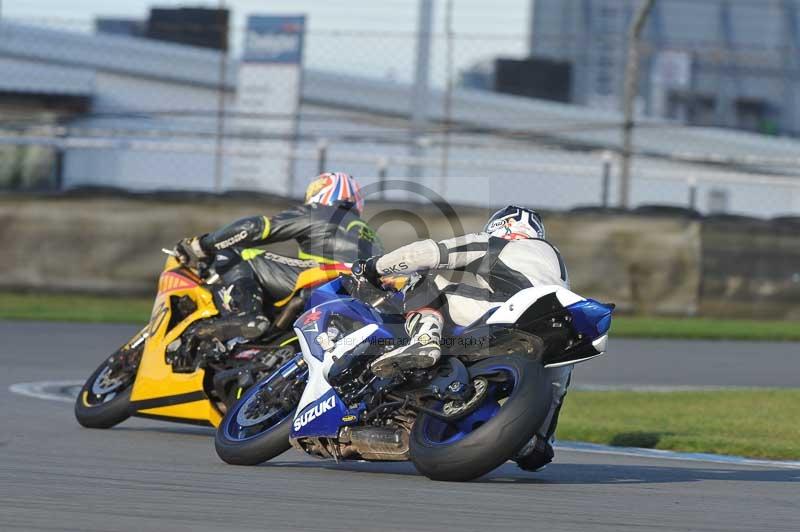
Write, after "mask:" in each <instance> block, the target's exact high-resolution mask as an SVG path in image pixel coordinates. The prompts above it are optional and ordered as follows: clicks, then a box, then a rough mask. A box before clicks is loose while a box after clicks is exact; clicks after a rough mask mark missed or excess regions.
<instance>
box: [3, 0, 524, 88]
mask: <svg viewBox="0 0 800 532" xmlns="http://www.w3.org/2000/svg"><path fill="white" fill-rule="evenodd" d="M434 2H435V6H436V14H435V18H434V24H435V31H437V32H442V33H443V31H444V7H445V1H444V0H434ZM530 3H531V0H455V3H454V6H455V8H454V17H453V21H454V24H453V26H454V30H455V32H456V34H457V35H458V36H459V37H458V39H457V40H456V41H455V47H454V54H453V56H454V59H455V65H456V70H458V69H462V68H464V67H466V66H468V65H470V64H472V63H474V62H475V61H479V60H482V59H486V58H489V57H492V56H496V55H506V56H520V55H523V54H524V52H525V48H526V35H527V31H528V18H529V6H530ZM226 4H227V6H228V7H229V8H230V9H231V10H232V12H233V17H234V22H233V25H234V29H235V30H236V31H234V33H233V36H232V38H233V41H234V42H233V43H232V44H233V47H234V49H235V50H236V49H238V48H239V45H240V42H241V35H240V32H239V31H238V30H239V29H240V28H241V27H243V25H244V21H245V19H246V17H247V15H249V14H254V13H263V14H298V13H299V14H303V13H304V14H306V15H308V17H309V37H308V46H307V54H306V62H307V64H308V65H309V66H311V67H314V68H327V69H335V70H340V71H346V72H351V73H354V74H363V75H370V76H377V77H392V78H395V79H399V80H407V79H410V76H411V71H412V57H413V44H414V43H413V31H414V29H415V27H416V17H417V0H228V1H227V2H226ZM151 5H157V6H180V5H189V6H198V5H202V6H208V7H211V6H215V5H216V3H215V2H208V1H206V2H202V1H200V2H193V1H191V0H189V1H176V0H113V1H109V0H3V2H2V9H3V16H4V17H9V18H13V19H22V20H25V21H29V22H32V23H36V24H47V25H49V26H56V27H62V28H64V29H72V30H75V31H80V30H85V29H87V28H89V27H91V21H92V20H93V19H94V17H95V16H98V15H100V16H131V17H144V16H145V15H146V14H147V11H148V8H149V6H151ZM434 44H435V46H434V53H433V74H432V78H433V80H434V82H435V83H437V84H441V83H442V81H443V79H444V71H445V68H444V59H445V41H444V39H443V38H442V37H439V38H436V39H434Z"/></svg>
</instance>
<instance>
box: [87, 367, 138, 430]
mask: <svg viewBox="0 0 800 532" xmlns="http://www.w3.org/2000/svg"><path fill="white" fill-rule="evenodd" d="M107 365H108V361H105V362H103V364H101V365H100V367H99V368H97V369H96V370H95V371H94V373H92V375H91V377H89V378H88V379H87V380H86V383H84V385H83V388H81V391H80V393H79V394H78V397H77V398H76V399H75V419H77V420H78V423H80V424H81V425H83V426H84V427H86V428H89V429H109V428H111V427H113V426H114V425H118V424H119V423H122V422H123V421H125V420H126V419H128V418H129V417H130V413H129V411H128V408H129V406H130V404H131V390H132V389H133V379H131V382H130V383H129V384H128V385H127V387H126V388H125V389H124V390H122V391H121V392H119V393H117V395H116V396H114V397H113V398H112V399H111V400H109V401H106V402H104V403H98V404H90V403H88V402H87V400H86V399H87V394H90V393H91V390H92V385H93V384H94V381H95V379H97V377H98V376H99V375H100V373H101V372H102V371H103V370H104V369H105V368H106V366H107Z"/></svg>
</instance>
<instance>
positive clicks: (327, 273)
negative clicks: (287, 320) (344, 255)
mask: <svg viewBox="0 0 800 532" xmlns="http://www.w3.org/2000/svg"><path fill="white" fill-rule="evenodd" d="M349 273H350V268H348V267H347V266H346V265H344V264H343V263H341V262H338V263H334V264H323V265H322V266H320V267H318V268H311V269H309V270H304V271H302V272H301V273H300V275H298V276H297V281H295V283H294V288H293V289H292V293H290V294H289V295H288V296H286V297H285V298H283V299H281V300H280V301H278V302H277V303H275V306H276V307H278V308H280V307H282V306H284V305H285V304H286V303H288V302H289V301H291V300H292V298H293V297H294V296H295V294H297V292H299V291H300V290H302V289H303V288H305V287H307V286H315V285H318V284H322V283H324V282H326V281H330V280H331V279H336V278H337V277H339V276H340V275H341V274H349Z"/></svg>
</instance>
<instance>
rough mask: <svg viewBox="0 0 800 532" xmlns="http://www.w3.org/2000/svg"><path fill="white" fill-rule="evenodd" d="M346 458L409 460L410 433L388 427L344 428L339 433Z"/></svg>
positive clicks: (341, 448) (342, 450)
mask: <svg viewBox="0 0 800 532" xmlns="http://www.w3.org/2000/svg"><path fill="white" fill-rule="evenodd" d="M339 442H340V445H341V447H340V451H341V454H342V456H343V457H344V458H356V459H362V460H381V461H383V460H408V432H407V431H405V430H403V429H393V428H388V427H344V428H343V429H341V430H340V431H339Z"/></svg>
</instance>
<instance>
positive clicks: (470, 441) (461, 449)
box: [409, 355, 551, 481]
mask: <svg viewBox="0 0 800 532" xmlns="http://www.w3.org/2000/svg"><path fill="white" fill-rule="evenodd" d="M469 372H470V377H472V379H473V383H474V384H475V385H476V389H477V390H478V391H480V394H481V395H480V397H481V398H482V400H481V403H480V405H478V406H474V407H470V408H469V409H468V411H469V412H470V413H469V414H468V415H463V412H462V413H461V415H460V417H457V418H455V419H454V420H453V421H443V420H441V419H438V418H435V417H433V416H431V415H428V414H420V415H419V416H418V417H417V419H416V421H415V422H414V426H413V428H412V430H411V437H410V441H409V454H410V457H411V461H412V462H413V463H414V466H415V467H416V468H417V470H418V471H419V472H420V473H422V474H423V475H425V476H427V477H429V478H431V479H433V480H445V481H467V480H472V479H475V478H478V477H480V476H483V475H485V474H486V473H488V472H490V471H492V470H493V469H495V468H497V467H499V466H500V465H502V464H503V463H504V462H505V461H506V460H508V459H510V458H511V457H512V456H513V455H514V453H516V452H517V451H518V450H519V449H520V448H522V446H523V445H525V444H526V443H527V442H528V441H529V440H530V439H531V438H532V437H533V434H534V433H535V432H536V429H537V428H538V427H540V426H541V424H542V423H543V422H544V419H545V417H546V416H547V412H548V410H549V408H550V397H551V392H550V386H549V383H547V382H546V379H544V368H543V367H542V365H541V364H540V363H539V362H536V361H534V360H530V359H527V358H525V357H522V356H517V355H510V356H497V357H492V358H488V359H486V360H482V361H481V362H478V363H477V364H475V365H473V366H471V367H470V368H469ZM478 384H480V386H478ZM478 391H476V393H478ZM456 408H457V407H456ZM452 409H453V407H452V405H448V404H447V403H445V404H444V405H442V404H440V405H438V408H437V410H439V411H441V412H442V413H443V414H448V415H449V410H450V411H452ZM452 417H455V416H452Z"/></svg>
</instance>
